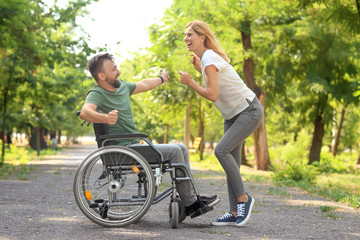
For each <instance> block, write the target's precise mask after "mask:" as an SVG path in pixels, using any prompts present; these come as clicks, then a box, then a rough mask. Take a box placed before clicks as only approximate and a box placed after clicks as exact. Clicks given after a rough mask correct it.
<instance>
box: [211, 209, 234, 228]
mask: <svg viewBox="0 0 360 240" xmlns="http://www.w3.org/2000/svg"><path fill="white" fill-rule="evenodd" d="M211 225H213V226H227V225H236V217H235V216H234V215H233V214H232V213H231V212H228V213H226V214H225V215H224V216H222V217H221V218H218V219H216V220H215V221H212V222H211Z"/></svg>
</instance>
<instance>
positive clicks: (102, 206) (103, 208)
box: [90, 199, 109, 219]
mask: <svg viewBox="0 0 360 240" xmlns="http://www.w3.org/2000/svg"><path fill="white" fill-rule="evenodd" d="M90 208H99V214H100V216H101V218H102V219H105V218H107V213H108V211H109V204H108V203H107V202H106V201H104V200H103V199H96V200H95V203H92V204H90Z"/></svg>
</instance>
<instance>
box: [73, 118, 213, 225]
mask: <svg viewBox="0 0 360 240" xmlns="http://www.w3.org/2000/svg"><path fill="white" fill-rule="evenodd" d="M77 115H78V116H79V115H80V111H78V112H77ZM84 123H85V121H84V122H83V123H82V124H81V125H83V124H84ZM89 124H90V123H89ZM89 124H88V126H89ZM93 127H94V132H95V137H96V141H97V145H98V149H97V150H96V151H94V152H92V153H90V154H89V155H88V156H87V157H86V158H85V160H84V161H83V162H82V163H81V164H80V165H79V167H78V169H77V172H76V174H75V177H74V183H73V192H74V196H75V200H76V203H77V205H78V207H79V208H80V210H81V212H82V213H83V214H84V215H85V216H86V217H87V218H89V219H90V220H91V221H93V222H94V223H97V224H99V225H101V226H104V227H125V226H128V225H130V224H132V223H135V222H136V221H138V220H139V219H140V218H142V217H143V216H144V215H145V213H146V212H147V211H148V210H149V208H150V206H151V204H157V203H158V202H160V201H162V200H163V199H165V198H167V197H168V196H170V204H169V222H170V225H171V227H172V228H178V226H179V223H181V222H182V221H183V220H184V219H185V218H186V214H185V207H184V205H183V204H182V202H181V199H180V198H179V196H178V194H177V191H176V183H177V182H179V181H190V182H191V184H192V186H193V190H194V193H195V194H196V196H197V198H198V200H200V195H199V192H198V189H197V188H196V185H195V184H194V179H193V178H192V175H191V173H190V170H189V169H188V168H187V167H186V165H185V164H183V163H171V162H170V161H169V159H164V158H163V156H162V154H161V152H160V151H158V150H157V149H156V147H155V145H154V144H153V143H152V142H151V141H150V140H149V139H148V138H147V137H148V136H147V135H146V134H142V133H135V134H116V135H114V134H108V129H107V125H106V124H100V123H93ZM123 139H138V140H139V139H141V140H143V142H145V143H146V144H137V145H135V146H129V147H124V146H119V145H112V142H113V141H114V140H123ZM179 170H180V171H182V172H183V173H184V176H181V177H180V176H176V172H177V171H179ZM165 173H169V174H170V178H171V187H169V188H168V189H167V190H166V191H164V192H162V193H160V194H157V188H158V187H159V185H160V184H161V183H162V177H163V175H164V174H165ZM200 202H201V203H200V205H201V207H200V208H199V210H198V211H197V212H195V213H194V214H193V215H191V218H193V217H196V216H199V215H202V214H204V213H206V212H208V211H211V210H212V209H213V207H210V206H207V205H205V204H203V203H202V201H200Z"/></svg>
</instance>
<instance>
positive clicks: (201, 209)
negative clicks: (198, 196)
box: [191, 206, 214, 218]
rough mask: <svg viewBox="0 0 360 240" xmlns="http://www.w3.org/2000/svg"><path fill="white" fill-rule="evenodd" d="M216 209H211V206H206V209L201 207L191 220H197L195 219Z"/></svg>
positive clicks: (192, 215)
mask: <svg viewBox="0 0 360 240" xmlns="http://www.w3.org/2000/svg"><path fill="white" fill-rule="evenodd" d="M213 209H214V207H209V206H204V207H201V208H199V209H198V210H197V211H196V212H194V213H193V214H191V218H195V217H198V216H200V215H203V214H205V213H207V212H210V211H211V210H213Z"/></svg>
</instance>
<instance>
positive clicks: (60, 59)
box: [0, 0, 96, 154]
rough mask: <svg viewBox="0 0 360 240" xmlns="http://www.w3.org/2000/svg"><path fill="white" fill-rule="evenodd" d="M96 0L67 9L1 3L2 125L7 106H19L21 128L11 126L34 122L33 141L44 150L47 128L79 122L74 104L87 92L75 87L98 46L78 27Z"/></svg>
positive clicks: (32, 3)
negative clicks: (76, 31)
mask: <svg viewBox="0 0 360 240" xmlns="http://www.w3.org/2000/svg"><path fill="white" fill-rule="evenodd" d="M95 1H96V0H95ZM90 2H91V0H78V1H72V2H70V3H69V4H68V6H67V7H65V8H59V7H57V6H56V4H55V5H54V6H51V7H48V6H46V5H45V4H44V3H43V2H42V1H40V0H33V1H22V0H19V1H15V2H14V1H12V2H7V3H3V2H1V4H2V5H0V10H1V11H0V14H2V15H1V22H0V27H1V32H4V33H5V34H2V35H1V38H0V39H1V40H0V44H1V45H0V53H1V55H0V61H1V62H2V63H4V64H1V72H0V79H1V80H0V84H1V85H0V90H1V92H2V94H1V96H2V100H3V103H4V104H3V105H2V109H1V110H2V112H3V116H2V117H3V124H2V126H3V129H5V126H6V121H5V119H6V118H8V117H9V116H8V114H7V109H16V111H12V114H13V117H14V118H16V119H18V120H17V122H18V124H19V126H21V127H19V126H17V125H16V124H17V123H16V122H12V123H11V124H10V125H9V124H8V125H9V126H8V127H9V128H10V129H12V128H14V127H18V128H19V129H21V128H24V127H25V128H27V127H30V128H31V129H32V131H28V133H29V135H30V137H31V138H32V139H33V140H34V144H31V145H32V147H34V148H36V149H37V150H38V152H39V150H40V149H41V147H40V142H41V141H40V140H42V139H43V137H42V134H41V131H42V129H52V130H60V129H63V130H66V129H74V128H75V126H74V125H73V126H70V124H69V123H74V122H75V119H74V117H73V116H74V112H75V109H74V106H75V105H77V104H78V103H79V100H78V99H81V98H79V96H82V95H83V94H82V91H78V90H79V89H80V88H79V87H77V88H74V87H76V86H81V82H82V81H83V80H85V79H86V78H87V76H86V73H85V72H84V69H85V67H86V58H87V56H88V55H89V54H90V53H92V52H94V50H92V49H90V48H89V47H88V46H87V43H86V39H84V38H83V37H75V35H74V31H73V30H74V28H75V27H76V26H77V25H76V21H75V20H76V17H77V16H78V15H80V14H83V13H84V7H85V6H86V5H88V4H89V3H90ZM3 30H4V31H3ZM65 118H68V120H67V121H64V119H65ZM53 128H55V129H53ZM56 128H57V129H56ZM3 132H4V130H3ZM73 133H76V131H73ZM4 135H5V134H4ZM43 146H45V145H44V143H43ZM2 154H4V151H3V152H2Z"/></svg>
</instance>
